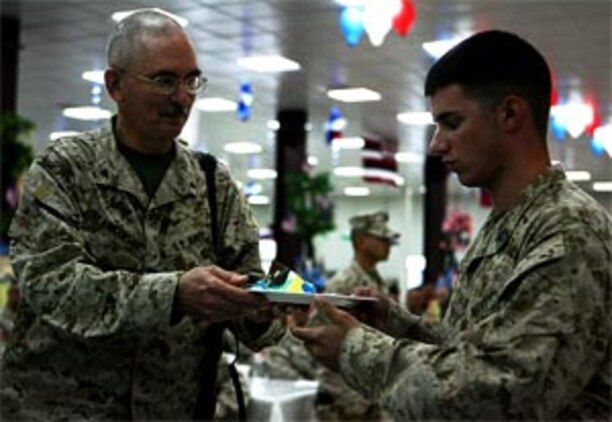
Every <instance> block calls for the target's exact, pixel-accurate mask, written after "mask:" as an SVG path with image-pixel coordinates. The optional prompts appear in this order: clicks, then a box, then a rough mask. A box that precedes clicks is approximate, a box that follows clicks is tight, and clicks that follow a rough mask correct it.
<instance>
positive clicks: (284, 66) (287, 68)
mask: <svg viewBox="0 0 612 422" xmlns="http://www.w3.org/2000/svg"><path fill="white" fill-rule="evenodd" d="M237 63H238V66H241V67H244V68H246V69H249V70H253V71H255V72H291V71H294V70H299V69H300V64H299V63H297V62H294V61H293V60H290V59H288V58H286V57H283V56H278V55H270V56H249V57H242V58H240V59H238V61H237Z"/></svg>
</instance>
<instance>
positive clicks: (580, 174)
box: [565, 170, 591, 182]
mask: <svg viewBox="0 0 612 422" xmlns="http://www.w3.org/2000/svg"><path fill="white" fill-rule="evenodd" d="M565 177H566V178H567V180H571V181H572V182H587V181H589V180H591V173H589V172H588V171H585V170H567V171H566V172H565Z"/></svg>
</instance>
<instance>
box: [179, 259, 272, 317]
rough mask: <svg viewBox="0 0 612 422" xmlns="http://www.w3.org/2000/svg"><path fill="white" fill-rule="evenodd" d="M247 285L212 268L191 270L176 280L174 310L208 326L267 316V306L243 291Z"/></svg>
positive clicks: (260, 298)
mask: <svg viewBox="0 0 612 422" xmlns="http://www.w3.org/2000/svg"><path fill="white" fill-rule="evenodd" d="M247 281H248V276H246V275H240V274H237V273H234V272H231V271H226V270H224V269H222V268H220V267H217V266H215V265H212V266H208V267H196V268H193V269H191V270H189V271H187V272H185V273H184V274H183V275H182V276H181V279H180V280H179V286H178V290H177V293H176V298H175V306H176V307H177V309H178V310H179V311H180V312H183V313H185V314H187V315H190V316H192V317H194V318H199V319H202V320H204V321H209V322H218V321H228V320H235V319H239V318H242V317H253V318H255V319H257V317H261V315H262V314H266V315H267V314H268V311H270V309H271V305H270V303H269V302H268V300H267V299H266V298H265V297H263V296H261V295H256V294H253V293H250V292H248V291H246V290H244V289H243V288H242V286H243V285H244V284H245V283H246V282H247Z"/></svg>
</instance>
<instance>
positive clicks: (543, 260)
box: [499, 234, 565, 300]
mask: <svg viewBox="0 0 612 422" xmlns="http://www.w3.org/2000/svg"><path fill="white" fill-rule="evenodd" d="M564 255H565V243H564V242H563V236H562V235H560V234H559V235H556V236H553V237H551V238H549V239H547V240H545V241H544V242H542V243H541V244H540V245H539V246H538V247H537V248H536V249H534V250H533V251H531V252H530V253H528V254H527V256H525V257H524V258H523V259H522V260H520V261H519V263H518V264H517V265H516V266H515V267H514V269H513V271H512V273H511V274H510V277H509V278H508V279H507V280H506V281H505V283H504V285H503V287H502V289H501V292H500V294H499V300H503V299H504V298H506V297H508V296H511V295H512V293H514V292H515V291H516V289H517V288H518V287H519V285H520V283H521V280H523V279H524V278H525V276H526V275H527V274H528V273H529V272H530V271H533V270H534V269H535V268H537V267H539V266H542V265H545V264H547V263H549V262H552V261H556V260H558V259H560V258H562V257H563V256H564Z"/></svg>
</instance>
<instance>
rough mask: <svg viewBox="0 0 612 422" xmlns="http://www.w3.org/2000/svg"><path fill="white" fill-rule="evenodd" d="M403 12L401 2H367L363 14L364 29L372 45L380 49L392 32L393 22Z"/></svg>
mask: <svg viewBox="0 0 612 422" xmlns="http://www.w3.org/2000/svg"><path fill="white" fill-rule="evenodd" d="M400 12H401V0H367V1H366V3H365V8H364V14H363V27H364V29H365V31H366V33H367V34H368V38H369V39H370V43H371V44H372V45H373V46H374V47H380V46H381V45H382V44H383V42H384V41H385V37H386V36H387V33H388V32H389V31H390V30H391V26H392V23H393V20H394V18H395V16H396V15H398V14H399V13H400Z"/></svg>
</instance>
